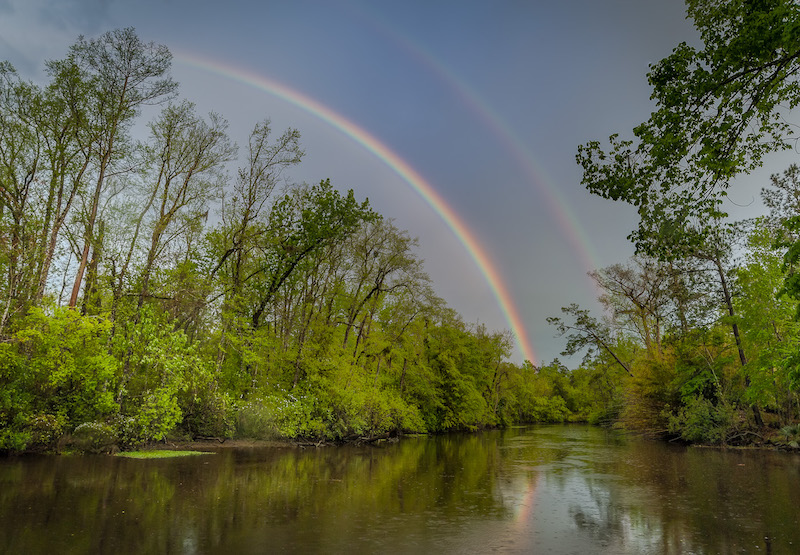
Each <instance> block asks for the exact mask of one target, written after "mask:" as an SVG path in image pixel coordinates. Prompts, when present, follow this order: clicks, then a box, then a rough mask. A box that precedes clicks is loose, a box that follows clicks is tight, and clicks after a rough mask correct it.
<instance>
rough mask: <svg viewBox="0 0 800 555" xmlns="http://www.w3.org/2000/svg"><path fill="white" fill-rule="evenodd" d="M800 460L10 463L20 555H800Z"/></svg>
mask: <svg viewBox="0 0 800 555" xmlns="http://www.w3.org/2000/svg"><path fill="white" fill-rule="evenodd" d="M799 519H800V456H798V455H797V454H788V453H776V452H770V451H754V450H718V449H703V448H687V447H683V446H679V445H670V444H665V443H660V442H653V441H646V440H641V439H637V438H629V437H626V436H624V435H621V434H619V433H615V432H612V431H608V430H603V429H600V428H594V427H590V426H582V425H564V426H550V425H547V426H544V425H542V426H530V427H520V428H512V429H508V430H497V431H488V432H481V433H475V434H453V435H446V436H438V437H415V438H404V439H402V440H401V441H399V442H395V443H388V444H384V445H374V446H354V445H350V446H341V447H321V448H306V449H303V448H299V447H270V448H265V447H257V448H242V449H238V448H237V449H230V448H219V449H217V450H216V452H214V453H211V454H208V455H201V456H195V457H183V458H173V459H160V460H134V459H126V458H121V457H111V456H101V455H96V456H21V457H8V458H0V523H1V524H0V552H2V553H20V554H29V553H33V554H35V553H47V554H51V555H55V554H61V553H109V554H115V555H117V554H119V555H122V554H126V553H136V554H140V553H175V554H194V553H237V554H238V553H347V554H350V555H354V554H357V553H381V554H386V553H414V554H419V553H445V554H447V553H481V554H482V553H550V554H571V553H575V554H591V553H597V554H627V553H630V554H647V553H653V554H661V553H676V554H677V553H680V554H685V553H698V554H710V553H721V554H728V553H776V554H777V553H798V552H800V522H799Z"/></svg>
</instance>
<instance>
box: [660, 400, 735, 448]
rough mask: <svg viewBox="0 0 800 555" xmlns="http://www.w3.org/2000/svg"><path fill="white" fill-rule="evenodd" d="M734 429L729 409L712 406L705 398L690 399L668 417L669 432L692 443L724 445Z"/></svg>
mask: <svg viewBox="0 0 800 555" xmlns="http://www.w3.org/2000/svg"><path fill="white" fill-rule="evenodd" d="M733 427H734V413H733V410H732V409H731V408H730V407H727V406H723V405H714V404H712V403H711V402H710V401H709V400H708V399H706V398H705V397H700V396H696V397H692V398H690V399H689V400H688V402H687V403H686V404H685V406H683V407H682V408H681V409H680V411H679V412H678V413H677V414H673V415H671V416H670V417H669V431H670V432H672V433H674V434H678V435H680V437H681V438H682V439H684V440H686V441H689V442H692V443H710V444H713V445H717V444H724V443H726V441H727V439H728V437H729V436H730V434H731V432H732V430H733Z"/></svg>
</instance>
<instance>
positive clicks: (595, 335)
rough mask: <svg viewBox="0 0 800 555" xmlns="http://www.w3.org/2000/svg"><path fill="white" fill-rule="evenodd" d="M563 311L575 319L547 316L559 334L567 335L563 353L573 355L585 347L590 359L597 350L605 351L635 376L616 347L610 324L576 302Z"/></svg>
mask: <svg viewBox="0 0 800 555" xmlns="http://www.w3.org/2000/svg"><path fill="white" fill-rule="evenodd" d="M561 312H563V313H564V314H567V315H569V316H570V317H571V318H572V320H573V321H572V322H571V323H569V322H565V321H564V320H562V319H561V318H557V317H555V316H550V317H548V318H547V323H548V324H550V325H552V326H555V327H556V329H557V330H558V334H559V336H563V335H566V336H567V346H566V347H565V348H564V352H563V353H562V355H564V356H572V355H574V354H576V353H579V352H581V351H583V350H584V349H585V350H586V355H585V356H586V359H588V358H589V357H591V356H592V355H593V354H594V353H595V352H597V351H605V352H606V353H608V354H609V355H610V356H611V357H613V359H614V360H615V361H616V362H617V364H619V365H620V366H621V367H622V368H623V369H624V370H625V372H627V373H628V375H630V376H633V373H632V372H631V365H630V363H629V362H626V361H624V360H623V359H622V355H621V353H620V352H619V350H618V349H617V348H616V338H614V336H613V334H612V330H611V328H610V326H608V325H606V324H605V323H603V322H598V321H597V319H595V318H593V317H592V316H591V315H590V314H589V311H588V310H586V309H582V308H580V307H579V306H578V305H577V304H575V303H572V304H571V305H569V306H568V307H564V308H562V309H561Z"/></svg>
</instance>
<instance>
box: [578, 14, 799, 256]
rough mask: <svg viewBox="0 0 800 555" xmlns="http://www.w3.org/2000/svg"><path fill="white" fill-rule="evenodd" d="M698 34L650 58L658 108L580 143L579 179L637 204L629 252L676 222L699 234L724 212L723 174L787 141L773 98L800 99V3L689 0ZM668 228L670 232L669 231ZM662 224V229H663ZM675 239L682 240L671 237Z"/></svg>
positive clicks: (778, 102) (651, 249)
mask: <svg viewBox="0 0 800 555" xmlns="http://www.w3.org/2000/svg"><path fill="white" fill-rule="evenodd" d="M687 5H688V9H689V14H690V16H691V17H692V19H694V21H695V26H696V27H697V29H698V30H699V31H700V33H701V36H702V38H703V41H704V48H703V49H695V48H693V47H691V46H689V45H687V44H685V43H682V44H680V45H678V46H677V47H676V48H675V49H674V50H673V52H672V54H671V55H670V56H668V57H666V58H664V59H663V60H661V61H660V62H659V63H657V64H655V65H654V66H652V67H651V70H650V73H649V74H648V80H649V82H650V85H651V86H652V90H653V92H652V96H651V98H652V99H653V100H654V101H655V102H656V106H657V109H656V110H655V111H654V112H653V113H652V115H651V117H650V119H649V120H648V121H646V122H644V123H642V124H641V125H639V126H638V127H636V128H635V129H634V130H633V135H634V137H635V139H636V140H635V141H634V140H625V141H620V140H619V139H618V137H617V135H612V136H611V138H610V141H609V142H610V148H609V150H608V151H607V152H606V151H605V150H604V149H602V148H601V147H600V144H599V143H598V142H596V141H595V142H590V143H587V144H586V145H584V146H581V147H579V150H578V155H577V160H578V162H579V163H580V164H581V166H582V167H583V171H584V174H583V181H582V183H583V184H584V185H585V186H586V187H587V189H588V190H589V191H590V192H592V193H594V194H598V195H600V196H603V197H605V198H610V199H613V200H622V201H625V202H628V203H630V204H632V205H634V206H636V207H637V209H638V211H639V215H640V225H639V229H638V230H637V231H635V232H634V233H632V235H631V239H632V240H633V241H634V243H635V244H636V247H637V251H640V252H646V253H648V254H653V255H663V254H664V252H665V251H666V249H664V248H660V247H662V245H661V243H662V242H667V243H669V242H670V241H675V240H676V239H678V240H679V235H678V234H675V233H673V231H674V230H677V229H681V228H685V227H687V225H686V224H687V222H691V227H693V229H694V230H695V231H696V233H698V234H699V235H700V237H701V238H702V237H704V236H706V235H707V234H708V233H709V232H710V231H712V226H711V225H708V224H707V223H706V222H708V221H709V220H711V221H714V220H717V219H719V218H720V217H722V216H724V214H723V213H722V212H721V210H720V201H721V198H722V196H724V194H725V191H726V189H727V188H728V186H729V184H730V182H731V180H732V179H733V178H734V177H736V176H737V175H739V174H742V173H748V172H750V171H752V170H753V169H755V168H757V167H758V166H760V165H761V161H762V160H763V158H764V156H765V155H766V154H768V153H770V152H775V151H778V150H782V149H785V148H788V147H789V146H790V145H789V139H790V131H791V126H790V123H789V122H787V121H786V120H784V119H783V118H782V114H781V111H780V109H779V107H780V106H790V107H792V106H796V105H797V104H798V102H800V89H799V88H798V82H797V74H798V72H800V39H798V37H799V36H800V33H798V32H797V30H798V29H799V28H800V6H798V5H797V3H796V2H792V1H790V0H770V1H768V2H750V1H744V0H738V1H733V2H716V1H713V0H704V1H701V0H695V1H690V2H687ZM670 230H672V231H670ZM665 231H666V233H665ZM679 242H680V241H679Z"/></svg>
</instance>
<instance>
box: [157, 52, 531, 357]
mask: <svg viewBox="0 0 800 555" xmlns="http://www.w3.org/2000/svg"><path fill="white" fill-rule="evenodd" d="M173 53H174V54H175V60H176V61H178V62H180V63H184V64H187V65H189V66H192V67H195V68H199V69H203V70H205V71H209V72H211V73H214V74H217V75H220V76H223V77H226V78H228V79H232V80H234V81H238V82H240V83H244V84H246V85H249V86H251V87H254V88H256V89H258V90H261V91H264V92H266V93H269V94H271V95H273V96H276V97H278V98H280V99H281V100H284V101H286V102H289V103H290V104H293V105H294V106H297V107H299V108H301V109H302V110H304V111H306V112H308V113H309V114H311V115H313V116H316V117H317V118H319V119H321V120H323V121H324V122H326V123H328V124H330V125H331V126H333V127H334V128H335V129H337V130H339V131H340V132H342V133H343V134H344V135H346V136H347V137H349V138H351V139H352V140H354V141H355V142H356V143H358V144H360V145H361V146H362V147H363V148H365V149H366V150H367V151H369V152H370V153H372V154H374V155H375V156H376V157H378V158H379V159H380V160H381V161H383V162H384V163H385V164H386V165H387V166H389V168H391V169H392V170H393V171H394V172H395V173H397V175H399V176H400V177H401V178H402V179H403V180H404V181H405V182H406V183H408V184H409V185H410V186H411V188H412V189H414V191H416V192H417V193H418V194H419V195H420V196H421V197H422V198H423V199H424V200H425V202H427V203H428V205H429V206H430V207H431V208H433V210H434V211H435V212H436V213H437V214H438V215H439V216H440V217H441V218H442V220H443V221H444V223H445V224H446V225H447V226H448V227H449V228H450V230H451V231H452V232H453V233H454V234H455V236H456V238H457V239H458V240H459V241H460V242H461V244H462V245H464V248H466V250H467V252H468V253H469V254H470V256H471V257H472V259H473V260H474V261H475V263H476V264H477V266H478V269H479V270H480V271H481V273H482V274H483V276H484V278H485V279H486V282H487V283H488V285H489V288H490V289H491V291H492V293H493V294H494V296H495V298H496V300H497V303H498V306H499V307H500V310H501V311H502V313H503V315H504V317H505V319H506V321H507V322H508V325H509V327H510V328H511V332H512V333H513V335H514V338H515V339H516V341H517V344H518V346H519V348H520V350H521V351H522V354H523V356H524V357H525V358H526V359H527V360H529V361H531V362H532V363H535V361H536V359H535V356H534V350H533V346H532V344H531V342H530V339H529V338H528V335H527V333H526V331H525V326H524V324H523V322H522V318H521V317H520V314H519V312H518V310H517V308H516V306H515V304H514V302H513V299H512V298H511V294H510V292H509V290H508V287H507V286H506V284H505V283H504V281H503V279H502V277H501V276H500V273H499V272H498V271H497V269H496V268H495V267H494V264H493V263H492V261H491V259H490V258H489V256H488V255H487V254H486V252H485V251H484V249H483V248H482V247H481V245H480V243H479V242H478V240H477V239H476V238H475V236H474V235H473V234H472V232H471V231H470V230H469V228H467V226H466V225H465V224H464V222H463V221H462V220H461V218H459V217H458V215H457V214H456V213H455V211H454V210H453V209H452V208H450V206H448V205H447V203H446V202H445V201H444V199H443V198H442V197H441V196H440V195H439V194H438V193H437V192H436V190H435V189H434V188H433V187H432V186H431V184H430V183H428V182H427V181H426V180H425V179H424V178H423V177H422V176H421V175H420V174H419V173H417V171H416V170H414V168H412V167H411V166H410V165H409V164H408V163H407V162H406V161H405V160H403V159H402V158H400V156H398V155H397V154H396V153H394V152H393V151H391V150H390V149H389V148H388V147H387V146H386V145H384V144H383V143H382V142H381V141H379V140H378V139H377V138H375V137H374V136H373V135H372V134H370V133H369V132H367V131H366V130H364V129H363V128H361V127H359V126H357V125H356V124H354V123H353V122H351V121H349V120H347V119H345V118H344V117H342V116H341V115H340V114H338V113H336V112H334V111H333V110H331V109H330V108H328V107H327V106H325V105H323V104H321V103H320V102H318V101H317V100H314V99H313V98H311V97H309V96H306V95H305V94H303V93H301V92H299V91H296V90H294V89H292V88H290V87H287V86H286V85H284V84H282V83H279V82H277V81H275V80H273V79H269V78H267V77H265V76H263V75H259V74H256V73H254V72H252V71H250V70H247V69H244V68H238V67H235V66H233V65H231V64H227V63H226V64H223V63H220V62H216V61H212V60H209V59H204V58H199V57H196V56H193V55H191V54H186V53H175V52H173Z"/></svg>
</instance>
